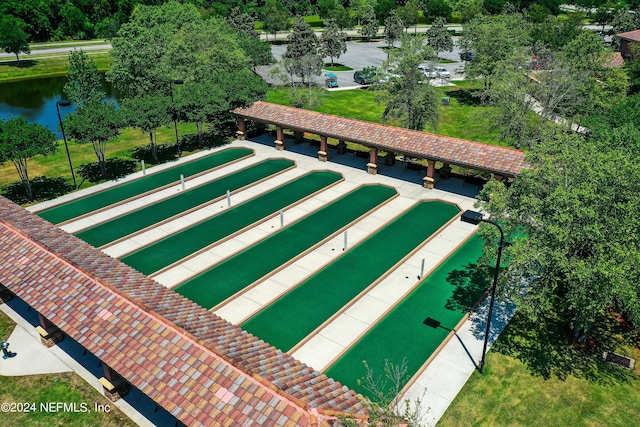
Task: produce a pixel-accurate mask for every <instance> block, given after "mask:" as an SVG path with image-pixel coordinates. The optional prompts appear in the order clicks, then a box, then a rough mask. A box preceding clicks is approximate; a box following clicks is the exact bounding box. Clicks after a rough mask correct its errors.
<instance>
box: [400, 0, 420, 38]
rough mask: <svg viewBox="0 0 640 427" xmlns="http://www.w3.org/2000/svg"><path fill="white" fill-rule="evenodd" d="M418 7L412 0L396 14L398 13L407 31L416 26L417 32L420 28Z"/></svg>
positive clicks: (414, 0)
mask: <svg viewBox="0 0 640 427" xmlns="http://www.w3.org/2000/svg"><path fill="white" fill-rule="evenodd" d="M418 11H419V9H418V5H417V3H416V0H410V1H408V2H407V4H405V5H404V6H400V7H399V8H398V9H397V10H396V12H397V13H398V17H399V18H400V20H401V21H402V25H403V26H404V28H405V31H406V30H407V29H409V27H412V26H415V29H414V32H415V31H417V26H418V18H419V16H420V15H419V13H418Z"/></svg>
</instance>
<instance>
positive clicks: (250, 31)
mask: <svg viewBox="0 0 640 427" xmlns="http://www.w3.org/2000/svg"><path fill="white" fill-rule="evenodd" d="M236 10H237V9H236ZM226 19H227V23H228V24H229V26H230V27H231V28H233V29H235V30H236V31H237V32H238V40H237V41H238V44H239V45H240V47H241V48H242V50H244V53H245V54H246V55H247V56H248V57H249V58H250V60H251V67H252V68H253V70H254V71H255V70H256V67H259V66H261V65H270V64H273V63H274V62H275V58H274V57H273V53H272V52H271V47H270V46H269V44H268V43H266V42H263V41H262V40H260V37H259V36H258V33H257V32H256V30H255V23H254V21H253V18H251V16H250V15H248V14H246V13H241V14H240V13H235V14H234V13H233V12H232V14H231V16H229V17H227V18H226Z"/></svg>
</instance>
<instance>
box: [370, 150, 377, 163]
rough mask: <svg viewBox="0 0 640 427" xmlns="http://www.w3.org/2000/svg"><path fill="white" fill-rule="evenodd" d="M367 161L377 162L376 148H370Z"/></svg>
mask: <svg viewBox="0 0 640 427" xmlns="http://www.w3.org/2000/svg"><path fill="white" fill-rule="evenodd" d="M369 163H373V164H374V165H377V164H378V149H377V148H372V149H370V150H369Z"/></svg>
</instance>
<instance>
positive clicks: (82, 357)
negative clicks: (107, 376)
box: [6, 296, 184, 427]
mask: <svg viewBox="0 0 640 427" xmlns="http://www.w3.org/2000/svg"><path fill="white" fill-rule="evenodd" d="M6 304H7V305H8V306H9V307H11V308H12V309H13V310H14V311H15V312H16V313H18V314H19V315H20V316H22V318H24V319H25V320H26V321H27V322H29V323H30V324H31V325H32V326H33V327H34V328H35V327H36V326H39V325H40V321H39V319H38V312H37V311H35V310H33V309H31V307H29V305H28V304H27V303H25V302H24V301H23V300H21V299H20V298H18V297H17V296H14V297H13V298H12V299H11V300H10V301H8V302H7V303H6ZM57 347H58V348H59V349H61V350H63V351H64V352H65V353H66V354H67V355H69V356H70V357H71V358H73V359H74V360H75V361H76V362H77V363H79V364H80V365H82V367H83V368H85V369H86V370H87V371H89V372H90V373H91V374H92V375H93V376H94V377H96V378H100V377H103V376H104V370H103V366H102V362H101V361H100V359H98V358H97V357H96V356H94V355H93V354H92V353H91V352H90V351H88V350H86V349H85V348H84V347H83V346H81V345H80V344H78V343H77V342H76V341H75V340H73V339H72V338H71V337H69V336H68V335H66V334H65V336H64V339H63V340H62V341H61V342H59V343H58V344H57ZM122 400H124V401H125V402H127V403H128V404H129V405H131V406H132V407H133V408H134V409H135V410H136V411H138V412H139V413H140V415H142V416H143V417H145V418H146V419H147V420H149V421H150V422H151V423H153V424H155V425H157V426H167V427H172V426H176V427H178V426H184V424H182V423H181V422H180V421H178V420H177V419H176V418H175V417H174V416H173V415H171V414H170V413H168V412H167V411H165V410H164V409H163V408H162V407H160V406H159V405H157V404H156V403H155V402H154V401H153V400H151V399H150V398H149V397H147V395H145V394H144V393H142V392H141V391H140V390H138V389H137V388H136V387H134V386H132V385H131V384H129V392H128V393H127V395H126V396H124V397H123V398H122Z"/></svg>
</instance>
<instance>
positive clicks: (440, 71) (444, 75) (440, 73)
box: [435, 67, 451, 80]
mask: <svg viewBox="0 0 640 427" xmlns="http://www.w3.org/2000/svg"><path fill="white" fill-rule="evenodd" d="M435 72H436V76H437V77H438V78H439V79H447V80H448V79H450V78H451V73H450V72H449V70H447V69H446V68H444V67H436V69H435Z"/></svg>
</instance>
